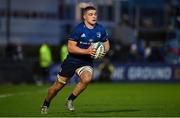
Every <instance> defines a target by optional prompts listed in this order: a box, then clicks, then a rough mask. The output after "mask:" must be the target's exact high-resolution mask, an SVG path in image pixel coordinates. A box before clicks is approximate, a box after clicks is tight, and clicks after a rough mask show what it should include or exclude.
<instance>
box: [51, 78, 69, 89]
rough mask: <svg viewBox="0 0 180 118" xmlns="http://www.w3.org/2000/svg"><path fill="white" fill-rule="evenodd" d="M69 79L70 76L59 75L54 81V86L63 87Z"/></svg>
mask: <svg viewBox="0 0 180 118" xmlns="http://www.w3.org/2000/svg"><path fill="white" fill-rule="evenodd" d="M68 80H69V78H68V77H63V76H57V79H56V81H55V82H54V85H53V86H54V87H55V88H57V89H59V88H61V87H62V86H64V85H65V84H66V83H67V81H68Z"/></svg>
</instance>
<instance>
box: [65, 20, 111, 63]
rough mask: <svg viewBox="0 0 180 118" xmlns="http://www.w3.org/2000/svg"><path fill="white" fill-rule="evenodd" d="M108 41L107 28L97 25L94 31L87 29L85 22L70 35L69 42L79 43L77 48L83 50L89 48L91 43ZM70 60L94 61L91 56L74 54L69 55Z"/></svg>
mask: <svg viewBox="0 0 180 118" xmlns="http://www.w3.org/2000/svg"><path fill="white" fill-rule="evenodd" d="M107 39H108V33H107V32H106V30H105V28H104V27H103V26H102V25H100V24H98V23H97V24H96V26H95V27H94V28H93V29H89V28H87V27H86V25H85V24H84V22H82V23H80V24H79V25H77V26H76V27H75V29H74V31H73V32H72V34H71V35H70V37H69V39H68V40H73V41H76V42H77V46H78V47H80V48H83V49H87V48H89V46H90V45H91V43H95V42H99V41H100V42H105V41H107ZM69 58H70V59H73V60H83V61H92V60H93V59H92V58H91V56H90V55H79V54H72V53H69Z"/></svg>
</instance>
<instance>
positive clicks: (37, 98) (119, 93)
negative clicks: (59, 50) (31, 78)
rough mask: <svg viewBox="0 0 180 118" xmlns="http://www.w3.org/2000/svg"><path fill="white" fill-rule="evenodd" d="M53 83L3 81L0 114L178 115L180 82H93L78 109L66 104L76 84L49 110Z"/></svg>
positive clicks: (77, 104) (77, 101) (82, 96)
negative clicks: (45, 111) (46, 107)
mask: <svg viewBox="0 0 180 118" xmlns="http://www.w3.org/2000/svg"><path fill="white" fill-rule="evenodd" d="M48 87H50V85H43V86H36V85H1V86H0V117H5V116H8V117H14V116H15V117H20V116H21V117H26V116H29V117H39V116H41V117H51V116H54V117H86V116H88V117H94V116H96V117H134V116H135V117H157V116H158V117H175V116H176V117H179V116H180V83H176V84H163V83H161V84H155V83H154V84H153V83H151V84H146V83H116V84H112V83H110V84H105V83H91V84H90V85H89V86H88V88H87V89H86V91H84V92H83V93H82V94H81V95H80V96H79V97H78V98H77V99H76V100H75V102H74V105H75V108H76V111H75V112H69V111H67V110H66V109H65V108H64V103H65V100H66V98H67V96H68V95H69V94H70V93H71V91H72V89H73V87H74V86H73V85H72V86H69V85H67V86H66V87H65V88H64V89H63V90H62V91H61V92H59V93H58V95H57V96H56V97H55V98H54V99H53V101H52V103H51V107H50V109H49V114H46V115H42V114H40V106H41V104H42V102H43V100H44V97H45V95H46V93H47V89H48Z"/></svg>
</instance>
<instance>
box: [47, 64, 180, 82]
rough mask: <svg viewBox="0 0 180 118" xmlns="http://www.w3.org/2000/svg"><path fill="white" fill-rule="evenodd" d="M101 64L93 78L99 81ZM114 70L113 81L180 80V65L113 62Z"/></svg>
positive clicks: (52, 71) (52, 73) (54, 68)
mask: <svg viewBox="0 0 180 118" xmlns="http://www.w3.org/2000/svg"><path fill="white" fill-rule="evenodd" d="M99 64H100V63H95V64H94V75H93V80H94V81H98V80H100V79H101V78H99V76H100V73H101V72H100V70H99ZM113 67H114V69H113V72H112V74H111V76H110V80H111V81H115V82H118V81H131V82H135V81H148V82H151V81H156V82H158V81H162V82H173V81H180V65H171V64H140V63H132V64H119V63H114V64H113ZM59 68H60V64H54V65H53V66H52V67H51V69H50V72H49V79H50V80H51V81H54V78H55V76H56V74H57V73H58V71H59ZM74 78H76V79H75V80H74V79H71V82H77V77H76V76H75V77H74Z"/></svg>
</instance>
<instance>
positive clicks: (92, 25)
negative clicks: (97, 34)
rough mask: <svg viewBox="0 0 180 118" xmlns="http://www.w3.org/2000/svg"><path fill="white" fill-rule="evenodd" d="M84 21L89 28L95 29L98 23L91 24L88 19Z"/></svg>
mask: <svg viewBox="0 0 180 118" xmlns="http://www.w3.org/2000/svg"><path fill="white" fill-rule="evenodd" d="M84 23H85V25H86V27H87V28H89V29H93V28H94V27H95V25H96V24H90V23H88V22H87V21H84Z"/></svg>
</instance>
